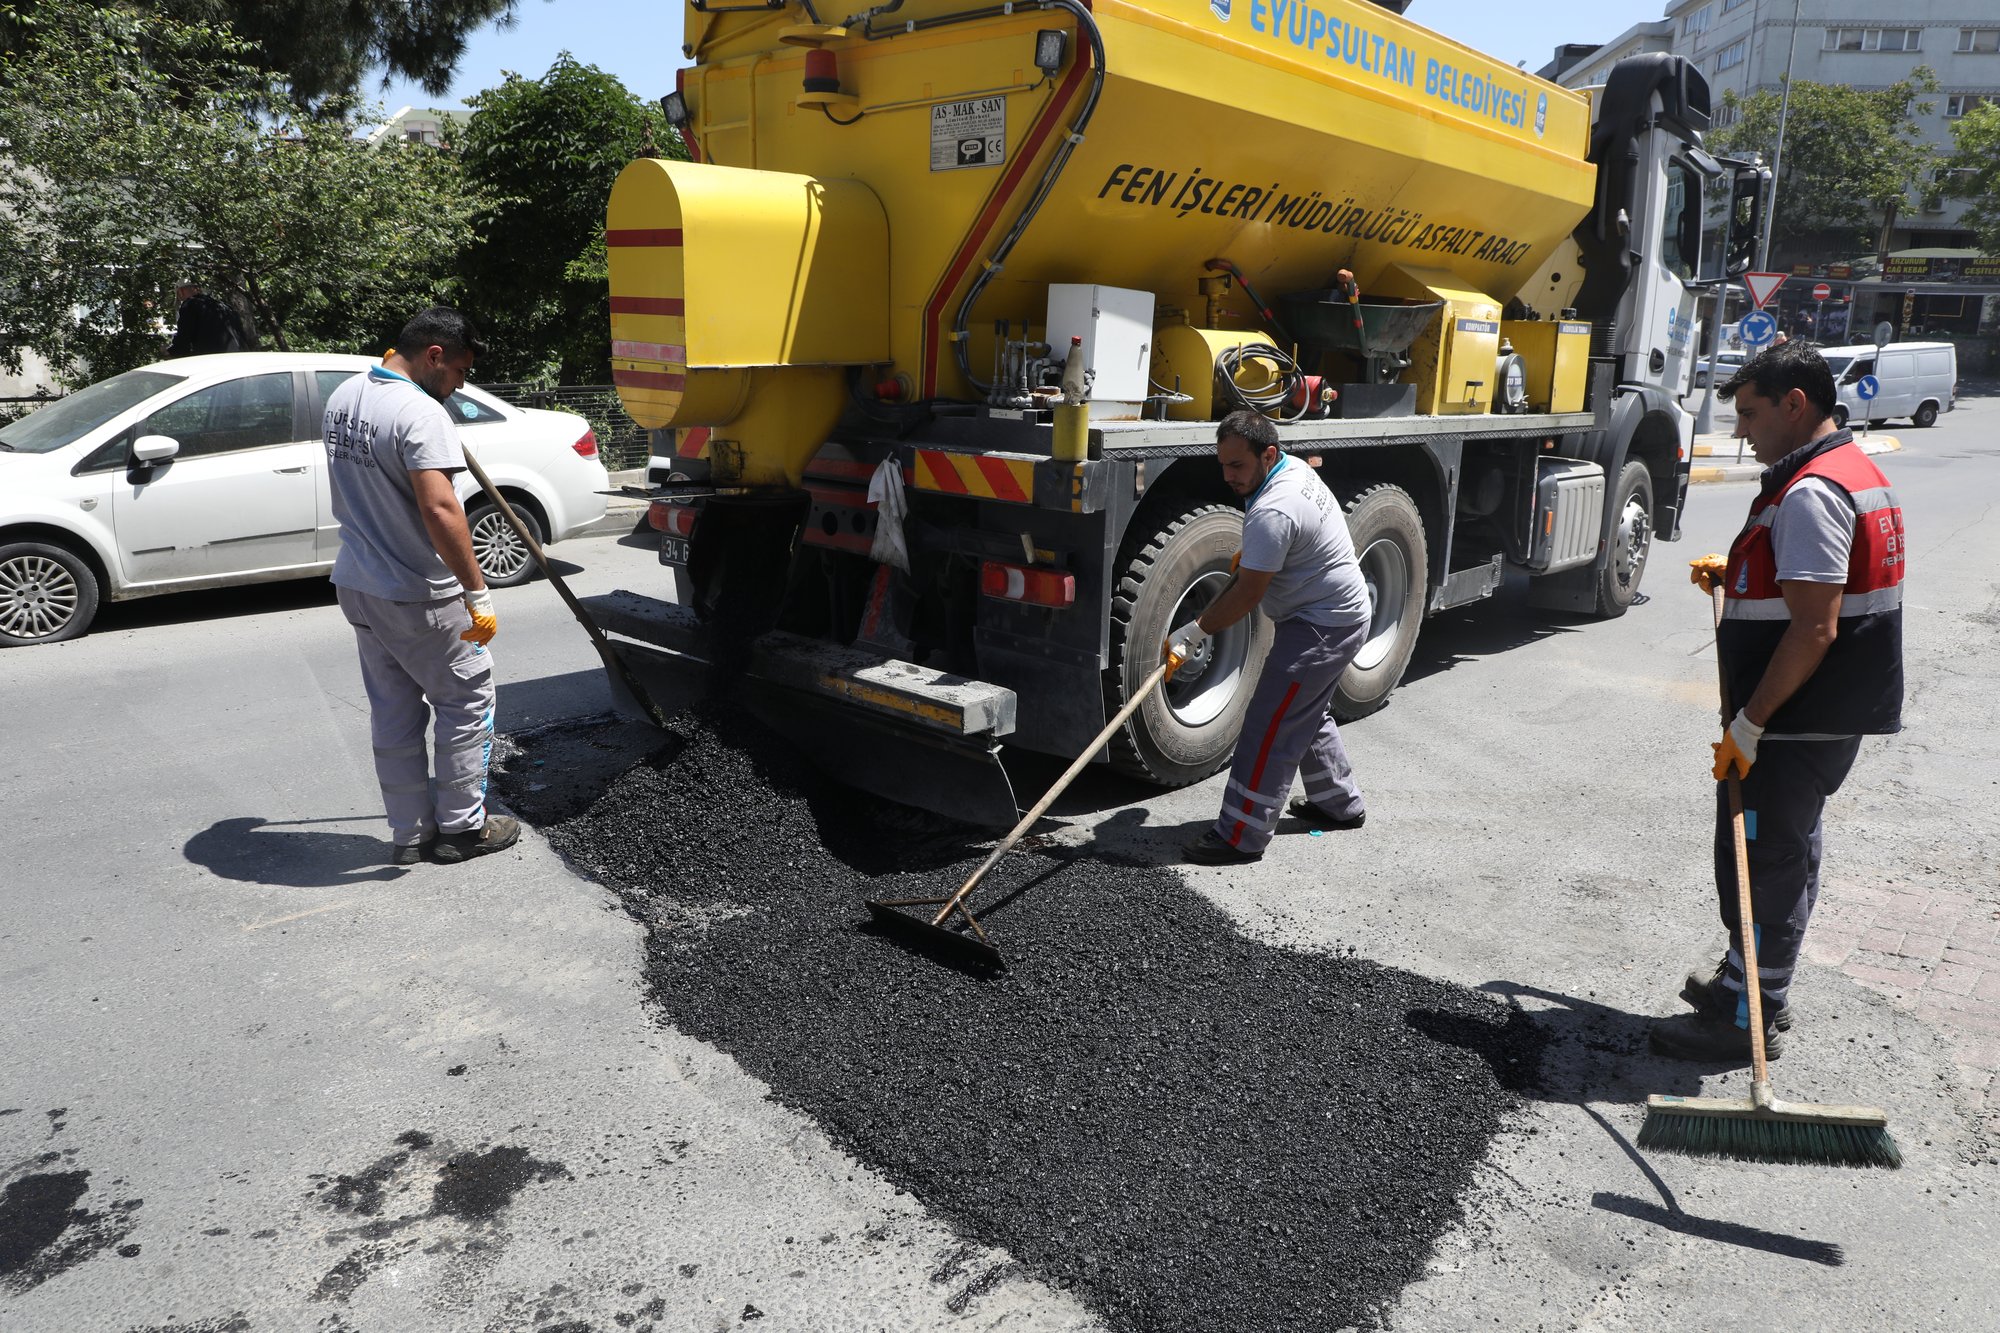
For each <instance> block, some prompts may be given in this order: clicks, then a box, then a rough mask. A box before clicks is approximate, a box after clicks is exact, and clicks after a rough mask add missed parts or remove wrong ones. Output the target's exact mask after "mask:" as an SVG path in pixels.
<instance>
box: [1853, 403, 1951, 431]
mask: <svg viewBox="0 0 2000 1333" xmlns="http://www.w3.org/2000/svg"><path fill="white" fill-rule="evenodd" d="M1937 418H1938V406H1937V404H1936V403H1925V404H1924V405H1923V406H1921V407H1919V408H1918V409H1917V414H1916V415H1915V416H1913V417H1911V418H1910V424H1911V425H1913V426H1916V427H1917V428H1919V429H1920V430H1929V429H1930V428H1931V427H1932V426H1935V425H1937ZM1869 424H1870V425H1873V424H1874V423H1873V422H1870V423H1869Z"/></svg>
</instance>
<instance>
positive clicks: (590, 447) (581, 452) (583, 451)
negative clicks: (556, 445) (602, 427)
mask: <svg viewBox="0 0 2000 1333" xmlns="http://www.w3.org/2000/svg"><path fill="white" fill-rule="evenodd" d="M570 448H572V449H574V450H576V454H577V457H579V458H595V457H597V432H596V431H594V430H592V429H590V428H589V427H587V426H586V427H585V428H584V431H583V438H582V439H580V440H578V441H577V442H576V443H575V444H572V445H571V446H570Z"/></svg>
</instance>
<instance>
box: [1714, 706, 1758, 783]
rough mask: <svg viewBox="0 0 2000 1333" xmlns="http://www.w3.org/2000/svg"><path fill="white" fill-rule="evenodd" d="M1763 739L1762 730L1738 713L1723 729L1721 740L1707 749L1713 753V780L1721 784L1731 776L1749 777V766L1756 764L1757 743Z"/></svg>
mask: <svg viewBox="0 0 2000 1333" xmlns="http://www.w3.org/2000/svg"><path fill="white" fill-rule="evenodd" d="M1762 739H1764V729H1763V728H1762V727H1760V726H1758V725H1757V724H1756V723H1755V722H1752V721H1751V720H1750V719H1749V718H1747V717H1745V716H1744V715H1743V714H1742V713H1738V714H1737V715H1736V716H1735V717H1734V718H1733V719H1731V721H1730V723H1729V725H1728V726H1727V727H1725V728H1723V731H1722V739H1721V740H1720V741H1718V742H1716V743H1715V744H1714V745H1711V746H1709V747H1708V748H1709V749H1711V750H1713V751H1715V770H1714V772H1715V780H1716V781H1717V782H1721V781H1722V780H1724V779H1725V778H1728V777H1730V776H1731V775H1732V770H1733V774H1734V776H1736V777H1738V778H1747V777H1749V776H1750V766H1751V765H1752V764H1754V763H1756V762H1757V742H1758V741H1760V740H1762Z"/></svg>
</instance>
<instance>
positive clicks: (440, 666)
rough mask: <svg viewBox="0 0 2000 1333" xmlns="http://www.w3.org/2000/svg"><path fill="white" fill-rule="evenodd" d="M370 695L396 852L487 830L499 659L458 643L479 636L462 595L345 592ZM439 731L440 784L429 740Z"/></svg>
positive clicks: (379, 775)
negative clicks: (466, 635) (403, 597)
mask: <svg viewBox="0 0 2000 1333" xmlns="http://www.w3.org/2000/svg"><path fill="white" fill-rule="evenodd" d="M335 592H336V593H337V594H338V595H339V597H340V610H341V614H343V615H345V616H346V617H347V623H348V624H350V625H352V626H353V627H354V641H355V644H356V646H357V647H358V648H359V649H360V652H361V682H362V684H363V685H365V686H366V687H367V689H368V718H369V730H370V732H371V733H372V735H373V739H374V744H375V780H376V781H377V782H379V783H380V784H381V785H382V804H383V807H384V808H385V809H386V810H387V812H388V815H389V830H390V834H391V836H392V837H393V838H394V840H395V843H396V845H397V846H399V847H401V846H407V845H409V844H412V843H419V842H422V841H424V840H425V839H426V838H429V837H430V836H431V835H432V834H433V833H463V832H465V831H466V830H467V829H476V828H481V827H484V826H485V823H486V766H487V764H488V763H489V762H490V761H491V760H492V757H493V655H492V654H491V653H489V652H487V651H486V650H485V649H484V648H482V647H480V646H479V645H478V644H476V643H468V642H466V641H465V640H464V639H461V638H459V637H458V636H459V635H460V634H461V633H463V632H464V631H466V630H468V629H471V628H472V616H471V613H470V612H468V611H467V610H466V609H465V603H464V602H462V601H460V600H459V599H458V598H456V597H452V598H447V599H445V600H442V601H436V602H391V601H386V600H384V599H383V598H380V597H372V596H370V595H369V594H367V593H365V592H357V591H355V590H354V589H352V588H339V587H337V588H336V589H335ZM427 730H428V731H431V732H432V734H433V739H434V745H435V749H436V764H437V778H436V781H435V783H433V781H432V780H431V759H430V756H428V755H427V754H426V753H425V749H424V733H425V731H427Z"/></svg>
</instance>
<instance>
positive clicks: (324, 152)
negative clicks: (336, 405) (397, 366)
mask: <svg viewBox="0 0 2000 1333" xmlns="http://www.w3.org/2000/svg"><path fill="white" fill-rule="evenodd" d="M36 15H37V20H38V21H39V22H41V23H44V24H46V25H47V27H48V30H49V31H51V32H60V33H61V40H47V41H39V42H35V43H32V44H30V45H28V46H26V47H25V48H23V49H21V50H19V51H17V52H15V53H14V54H12V55H11V56H9V57H6V58H5V59H4V61H0V77H4V82H5V84H6V86H7V96H6V97H5V98H4V99H0V143H4V144H5V145H6V156H5V157H4V158H0V309H5V310H6V312H7V315H8V321H9V324H10V327H9V328H8V329H7V330H6V334H7V338H6V341H5V342H4V343H0V363H5V364H7V365H8V366H9V367H10V368H13V367H17V366H18V363H19V359H20V349H21V348H22V347H24V346H32V347H34V348H35V349H36V350H38V351H39V352H41V354H42V355H43V356H44V357H46V358H47V359H48V360H49V361H50V362H51V364H53V365H55V366H57V367H58V369H59V371H60V372H61V373H63V374H64V375H65V377H67V378H71V379H75V378H77V377H78V376H79V375H82V374H85V373H87V374H89V375H90V376H92V377H95V376H99V375H104V374H109V373H112V372H114V371H118V370H122V369H125V368H127V367H130V366H132V365H136V364H139V363H142V362H145V361H149V360H152V359H154V358H155V357H157V356H158V355H159V352H160V350H161V347H162V342H163V337H164V335H165V333H166V331H167V330H168V329H169V328H170V327H171V322H172V318H173V313H174V311H173V296H172V293H173V287H174V284H175V282H176V281H178V280H181V279H184V278H193V279H196V280H199V281H201V282H202V283H203V284H204V285H205V286H207V287H208V288H209V289H210V290H212V291H215V292H217V293H218V294H223V295H225V296H227V297H228V298H231V299H233V300H234V302H235V303H236V304H238V305H239V307H241V308H245V309H248V310H249V311H250V312H252V313H253V315H254V317H255V322H256V324H257V326H258V331H259V332H260V333H261V335H262V336H263V338H264V339H265V340H267V342H268V343H269V344H271V345H273V346H275V347H277V348H280V349H288V348H313V347H338V348H342V349H344V350H354V351H360V350H374V349H376V348H379V347H381V346H383V345H385V342H386V339H387V338H388V337H389V336H390V335H392V334H393V333H394V331H395V329H396V328H397V327H398V326H399V325H400V323H401V320H402V317H403V316H404V315H406V314H407V313H408V311H409V308H410V307H412V306H413V305H415V304H419V303H421V302H423V301H425V300H432V299H439V298H444V297H448V296H449V294H450V266H451V260H452V257H453V255H454V254H455V252H456V248H457V245H458V243H459V241H460V240H461V238H462V237H463V235H464V234H465V231H466V229H467V227H468V226H469V224H470V217H471V213H472V209H473V207H474V205H475V204H476V202H477V196H476V194H474V193H473V192H471V191H470V190H469V189H468V187H467V186H466V185H465V183H464V181H463V178H462V174H461V172H460V171H459V168H458V164H457V161H456V159H455V158H454V157H452V156H451V155H450V154H448V153H443V152H439V151H437V150H434V149H427V148H422V147H419V146H415V145H409V146H405V145H400V144H399V145H394V146H392V147H390V148H386V149H370V148H369V147H367V146H366V145H365V144H364V143H362V142H361V141H360V140H358V139H357V138H356V137H355V135H354V126H353V125H352V123H351V122H349V121H347V120H345V119H331V118H326V117H313V116H307V115H305V114H303V112H302V111H301V109H300V108H298V107H297V106H296V105H295V104H293V103H291V102H290V101H289V99H288V98H287V97H286V96H285V94H284V92H283V90H282V89H281V88H279V87H277V86H276V84H275V82H274V80H272V79H271V78H270V76H269V75H268V74H267V73H265V72H263V71H261V70H260V69H258V68H256V67H255V66H254V65H253V64H251V63H247V58H248V57H251V56H253V55H254V52H252V51H251V50H250V49H249V47H248V45H247V44H246V43H245V42H243V41H242V39H241V38H239V37H237V36H235V35H234V34H233V33H231V32H230V31H229V30H228V29H227V28H223V27H217V26H213V25H208V24H199V23H187V22H183V21H181V20H177V19H171V18H163V17H160V16H159V15H157V14H153V13H149V12H145V11H142V10H135V9H104V8H96V7H91V6H87V5H86V4H84V3H81V0H42V2H41V3H40V4H38V5H37V7H36Z"/></svg>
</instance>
